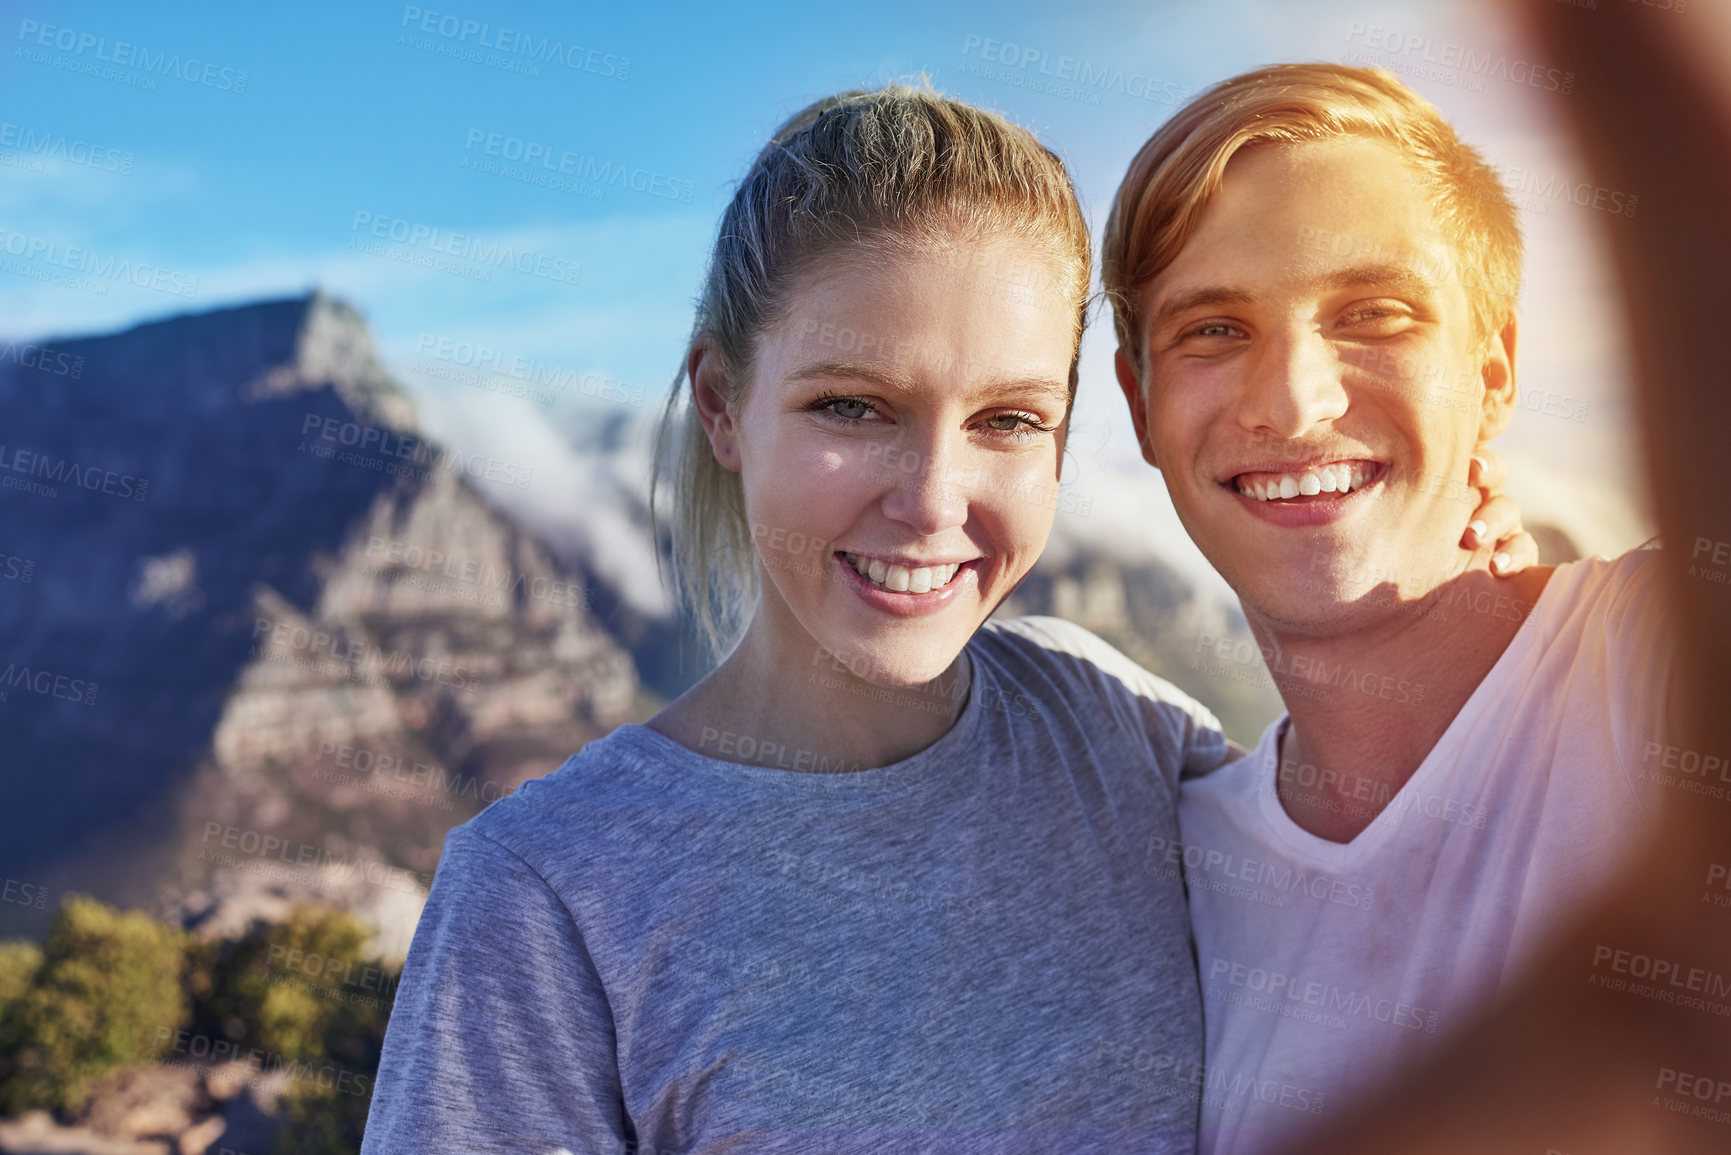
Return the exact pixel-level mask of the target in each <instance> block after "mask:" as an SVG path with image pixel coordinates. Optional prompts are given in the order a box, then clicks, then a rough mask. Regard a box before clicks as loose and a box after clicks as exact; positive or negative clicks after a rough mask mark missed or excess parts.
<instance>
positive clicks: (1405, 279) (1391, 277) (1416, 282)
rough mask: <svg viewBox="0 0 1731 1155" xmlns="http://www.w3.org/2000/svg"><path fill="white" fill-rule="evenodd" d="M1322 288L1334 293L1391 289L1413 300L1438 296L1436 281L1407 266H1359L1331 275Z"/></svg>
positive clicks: (1324, 281)
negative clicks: (1343, 290)
mask: <svg viewBox="0 0 1731 1155" xmlns="http://www.w3.org/2000/svg"><path fill="white" fill-rule="evenodd" d="M1323 284H1324V285H1326V286H1327V287H1328V288H1331V289H1371V288H1380V289H1392V290H1394V291H1395V292H1396V293H1401V294H1404V295H1406V296H1411V297H1434V296H1436V294H1437V282H1436V278H1434V277H1430V276H1426V275H1425V274H1424V273H1423V272H1422V271H1420V270H1418V269H1415V268H1413V267H1412V266H1411V265H1404V264H1384V265H1356V266H1354V267H1353V268H1350V269H1340V270H1338V271H1337V272H1333V273H1330V274H1329V275H1328V276H1327V277H1325V278H1323Z"/></svg>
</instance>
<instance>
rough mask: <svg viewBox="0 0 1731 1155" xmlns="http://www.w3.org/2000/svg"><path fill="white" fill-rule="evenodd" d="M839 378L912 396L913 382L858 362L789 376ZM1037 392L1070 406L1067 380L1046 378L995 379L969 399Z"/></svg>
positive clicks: (825, 363) (821, 366)
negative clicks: (1001, 394) (846, 378)
mask: <svg viewBox="0 0 1731 1155" xmlns="http://www.w3.org/2000/svg"><path fill="white" fill-rule="evenodd" d="M836 377H851V378H854V379H855V380H859V381H865V382H868V383H869V384H872V385H875V386H877V387H878V388H880V389H886V390H889V391H890V392H892V393H911V392H913V390H914V381H913V379H912V378H910V377H908V376H907V375H905V374H902V373H898V372H894V371H892V370H888V369H885V368H883V367H882V366H879V365H873V364H870V363H869V362H857V361H819V362H817V363H815V364H812V365H802V366H801V367H800V368H798V369H795V370H794V371H793V372H791V373H789V374H788V375H787V378H786V380H788V381H816V380H828V379H831V378H836ZM1008 392H1015V393H1038V394H1045V395H1047V396H1049V397H1051V398H1052V399H1053V400H1056V401H1059V402H1062V403H1066V404H1067V403H1068V402H1069V400H1070V386H1069V383H1068V382H1067V381H1056V380H1052V379H1050V378H1046V377H1010V378H1002V379H998V378H993V379H988V380H986V381H984V382H982V383H981V384H980V385H979V386H978V387H977V388H975V389H974V390H973V391H972V392H971V393H970V394H969V396H981V397H983V396H987V395H990V394H995V393H1008Z"/></svg>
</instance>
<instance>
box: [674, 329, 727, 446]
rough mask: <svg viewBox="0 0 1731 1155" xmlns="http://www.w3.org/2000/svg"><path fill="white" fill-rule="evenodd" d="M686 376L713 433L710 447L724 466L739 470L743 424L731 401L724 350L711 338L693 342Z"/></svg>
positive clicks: (701, 417)
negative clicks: (737, 416)
mask: <svg viewBox="0 0 1731 1155" xmlns="http://www.w3.org/2000/svg"><path fill="white" fill-rule="evenodd" d="M685 376H686V378H687V379H688V380H689V381H690V382H691V403H692V404H693V405H695V406H696V407H697V419H698V420H699V421H701V422H703V431H704V432H705V433H707V434H708V435H709V448H710V450H711V451H712V452H713V453H714V454H715V460H716V461H718V462H720V463H721V467H722V468H723V469H730V470H732V471H733V472H735V473H738V472H739V425H738V422H737V421H736V420H735V417H734V412H733V405H732V404H731V403H729V401H728V400H727V394H728V380H727V370H726V368H725V367H724V366H723V365H722V363H721V350H719V349H717V348H716V347H715V342H714V341H712V340H710V339H709V338H708V337H699V338H698V339H697V340H696V341H693V342H692V343H691V351H690V352H689V353H687V354H686V360H685Z"/></svg>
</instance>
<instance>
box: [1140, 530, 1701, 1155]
mask: <svg viewBox="0 0 1731 1155" xmlns="http://www.w3.org/2000/svg"><path fill="white" fill-rule="evenodd" d="M1659 584H1660V567H1659V565H1658V551H1657V550H1656V549H1642V550H1636V551H1634V552H1632V553H1628V554H1625V555H1624V556H1622V557H1620V558H1617V559H1615V560H1607V559H1604V558H1593V559H1589V560H1585V561H1580V562H1575V563H1572V564H1569V565H1565V566H1561V567H1559V568H1558V569H1557V571H1556V572H1555V573H1554V574H1553V575H1552V577H1551V580H1550V582H1549V583H1548V584H1547V585H1546V587H1545V590H1544V592H1543V594H1542V595H1541V596H1540V598H1539V600H1538V603H1537V604H1536V605H1535V606H1534V607H1533V609H1532V612H1531V613H1530V614H1529V615H1528V616H1527V618H1526V620H1525V622H1523V624H1522V626H1521V628H1520V629H1519V631H1518V632H1517V633H1516V634H1515V637H1514V640H1513V641H1512V642H1510V643H1509V647H1508V649H1507V650H1505V651H1504V653H1503V655H1502V656H1501V657H1500V658H1499V659H1498V660H1497V662H1496V664H1495V665H1494V666H1493V667H1492V668H1491V671H1490V673H1489V674H1487V675H1486V676H1485V679H1484V681H1483V682H1481V683H1480V684H1479V686H1478V689H1477V690H1475V691H1474V692H1473V694H1472V696H1471V698H1469V699H1468V700H1467V703H1466V705H1465V706H1463V707H1462V708H1461V711H1460V713H1459V715H1457V716H1456V717H1455V719H1454V721H1453V722H1452V723H1450V725H1449V727H1448V729H1447V730H1446V731H1445V732H1444V733H1443V736H1442V737H1441V738H1440V739H1439V740H1438V742H1437V744H1436V746H1435V747H1434V748H1433V749H1432V750H1431V752H1430V754H1429V755H1427V756H1426V758H1425V760H1424V761H1423V763H1421V764H1420V765H1419V768H1418V769H1417V771H1415V772H1414V774H1413V776H1412V778H1411V779H1410V780H1409V781H1408V782H1407V783H1406V785H1405V786H1404V787H1402V788H1401V789H1400V790H1399V791H1397V792H1394V794H1393V796H1392V798H1390V800H1389V802H1388V805H1387V807H1386V809H1384V810H1383V812H1382V813H1381V815H1379V816H1378V818H1377V819H1376V820H1375V821H1373V822H1372V823H1371V824H1370V826H1369V827H1368V828H1366V829H1365V830H1364V831H1363V832H1361V833H1360V834H1359V835H1358V837H1357V838H1354V839H1353V840H1352V841H1351V842H1348V843H1335V842H1329V841H1326V840H1324V839H1321V838H1318V837H1316V836H1315V835H1312V834H1309V833H1307V832H1306V831H1304V830H1303V829H1302V828H1300V827H1299V826H1298V825H1297V824H1296V823H1295V822H1293V820H1292V819H1291V818H1290V817H1289V816H1288V815H1287V814H1286V811H1285V809H1284V808H1283V807H1282V806H1281V803H1280V799H1279V797H1278V796H1277V794H1276V792H1275V787H1276V780H1275V768H1276V766H1277V765H1278V761H1279V745H1278V743H1279V736H1280V734H1281V733H1282V732H1283V730H1284V729H1285V726H1286V723H1287V719H1286V718H1282V719H1280V720H1279V721H1277V722H1275V723H1274V724H1273V725H1271V726H1269V728H1268V730H1267V731H1266V732H1265V733H1264V734H1263V736H1262V741H1261V742H1260V743H1259V744H1258V746H1257V748H1256V750H1255V751H1253V752H1252V753H1251V754H1249V755H1248V756H1247V757H1245V758H1242V759H1240V760H1238V761H1237V762H1234V763H1232V764H1231V765H1229V766H1226V767H1224V768H1222V769H1220V770H1219V771H1217V772H1215V773H1214V774H1211V775H1209V776H1207V777H1203V778H1197V779H1192V780H1189V781H1187V782H1185V783H1184V785H1183V789H1182V794H1181V800H1180V806H1179V824H1180V829H1181V831H1182V838H1183V845H1182V847H1173V848H1170V849H1169V851H1168V858H1169V860H1170V861H1171V862H1173V863H1174V864H1176V862H1177V861H1179V860H1182V862H1183V863H1184V873H1185V881H1186V884H1187V886H1188V888H1189V892H1190V904H1191V917H1192V920H1193V922H1194V924H1195V932H1196V946H1197V962H1198V966H1199V969H1200V973H1201V978H1202V989H1203V1019H1204V1022H1205V1024H1206V1033H1207V1057H1208V1079H1207V1086H1208V1089H1209V1093H1208V1094H1206V1095H1205V1096H1204V1099H1203V1106H1202V1136H1201V1143H1200V1147H1199V1150H1200V1152H1201V1153H1202V1155H1251V1153H1258V1152H1266V1151H1270V1150H1274V1149H1277V1148H1279V1147H1281V1146H1282V1145H1284V1144H1285V1143H1287V1142H1290V1141H1291V1140H1292V1138H1293V1137H1294V1136H1295V1135H1297V1134H1300V1133H1301V1132H1303V1131H1305V1130H1308V1129H1309V1128H1310V1127H1312V1126H1314V1125H1316V1124H1317V1123H1319V1122H1321V1121H1322V1119H1321V1118H1319V1117H1334V1116H1336V1115H1338V1114H1339V1113H1340V1111H1341V1108H1342V1106H1343V1105H1344V1104H1345V1103H1346V1102H1347V1101H1348V1100H1349V1099H1356V1098H1358V1097H1360V1096H1362V1095H1363V1094H1365V1093H1367V1092H1369V1091H1372V1090H1374V1089H1375V1088H1376V1087H1377V1086H1378V1085H1379V1084H1380V1083H1381V1082H1382V1081H1383V1080H1384V1079H1385V1078H1387V1077H1388V1076H1389V1075H1391V1074H1393V1073H1395V1072H1396V1071H1397V1069H1398V1068H1399V1067H1401V1066H1404V1065H1405V1064H1407V1063H1409V1062H1410V1061H1411V1060H1412V1059H1413V1058H1414V1057H1415V1056H1417V1055H1418V1054H1420V1053H1422V1052H1424V1051H1427V1050H1429V1049H1430V1048H1432V1047H1434V1045H1435V1044H1436V1042H1437V1041H1438V1040H1439V1039H1441V1038H1442V1037H1444V1036H1445V1035H1446V1034H1447V1033H1449V1032H1450V1031H1453V1030H1455V1029H1457V1028H1458V1027H1460V1026H1462V1025H1464V1024H1465V1023H1467V1022H1468V1021H1469V1020H1470V1019H1471V1018H1472V1017H1473V1015H1474V1013H1475V1012H1476V1011H1477V1010H1479V1009H1480V1008H1482V1007H1483V1006H1484V1005H1485V1004H1486V1003H1487V1002H1488V1001H1490V1000H1492V999H1494V998H1495V997H1497V995H1498V994H1499V993H1500V992H1502V991H1503V989H1504V988H1505V986H1506V985H1507V984H1508V983H1509V982H1510V981H1511V980H1512V979H1514V978H1515V977H1517V975H1518V974H1519V972H1520V969H1521V966H1522V964H1523V963H1524V962H1525V961H1526V960H1527V959H1528V958H1529V957H1530V956H1531V955H1532V953H1533V952H1534V951H1535V949H1536V948H1538V947H1540V946H1541V945H1542V943H1543V940H1544V937H1545V934H1546V931H1547V930H1549V929H1550V928H1552V927H1553V926H1555V925H1556V923H1557V922H1558V920H1559V919H1561V918H1563V917H1564V916H1566V915H1567V914H1568V913H1569V912H1570V910H1571V909H1572V908H1573V907H1574V906H1575V905H1576V904H1577V903H1578V902H1579V901H1580V900H1581V899H1583V898H1584V897H1586V896H1588V895H1589V894H1590V893H1591V892H1592V891H1593V890H1594V889H1595V888H1596V886H1597V885H1598V884H1599V883H1601V882H1602V881H1603V880H1604V879H1605V878H1606V877H1607V875H1608V874H1610V873H1611V872H1613V871H1614V869H1615V867H1616V866H1617V865H1618V864H1619V863H1620V862H1621V861H1622V860H1623V858H1624V856H1625V855H1626V853H1627V851H1628V849H1629V847H1630V846H1631V844H1632V843H1633V841H1634V840H1635V838H1636V837H1637V836H1638V833H1639V828H1640V827H1641V825H1642V824H1643V821H1644V820H1645V818H1646V817H1647V815H1648V814H1649V813H1650V811H1651V810H1652V806H1651V805H1650V803H1644V798H1645V796H1646V794H1647V792H1648V791H1649V790H1650V789H1652V787H1651V786H1650V785H1649V784H1648V783H1647V782H1646V779H1648V778H1649V777H1654V778H1656V777H1657V776H1658V773H1659V768H1660V764H1661V761H1662V759H1661V758H1658V757H1655V756H1654V754H1653V751H1654V749H1655V748H1656V747H1662V744H1663V738H1662V735H1661V724H1662V721H1663V712H1664V711H1663V708H1664V701H1665V698H1666V683H1667V681H1668V679H1669V673H1668V669H1669V667H1668V663H1667V660H1666V659H1667V645H1666V643H1665V640H1664V636H1663V633H1662V628H1661V625H1662V609H1661V603H1660V591H1659ZM1475 610H1476V611H1478V612H1492V613H1494V612H1499V607H1498V606H1496V605H1493V604H1491V603H1486V604H1483V605H1477V606H1474V605H1472V604H1470V603H1463V604H1460V605H1457V606H1449V607H1447V612H1450V613H1451V614H1453V613H1459V614H1463V615H1464V614H1467V613H1471V612H1474V611H1475ZM1433 612H1434V611H1433ZM1516 612H1518V611H1516ZM1287 773H1289V774H1291V773H1297V774H1313V773H1315V771H1314V770H1310V769H1309V768H1305V767H1299V768H1290V767H1289V768H1288V770H1287ZM1382 789H1383V790H1385V791H1386V789H1387V788H1386V787H1382ZM1337 790H1339V791H1341V792H1343V793H1344V797H1341V798H1340V799H1339V801H1340V804H1341V805H1363V804H1364V802H1361V801H1358V800H1359V799H1364V800H1366V801H1374V800H1375V797H1376V795H1375V790H1374V789H1372V788H1370V786H1369V784H1368V783H1364V784H1360V783H1351V784H1347V785H1346V786H1344V787H1342V788H1337ZM1384 796H1385V797H1387V795H1386V794H1385V795H1384ZM1331 797H1335V795H1331Z"/></svg>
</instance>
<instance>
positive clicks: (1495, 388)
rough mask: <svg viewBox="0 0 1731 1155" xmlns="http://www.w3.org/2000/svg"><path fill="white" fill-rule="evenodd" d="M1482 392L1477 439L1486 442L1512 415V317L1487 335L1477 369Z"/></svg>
mask: <svg viewBox="0 0 1731 1155" xmlns="http://www.w3.org/2000/svg"><path fill="white" fill-rule="evenodd" d="M1479 378H1480V380H1481V382H1482V383H1483V384H1484V387H1485V396H1484V401H1483V403H1482V407H1481V409H1480V410H1479V441H1480V442H1481V443H1482V442H1486V441H1489V440H1490V439H1491V438H1493V437H1495V436H1496V435H1497V434H1499V433H1501V432H1502V431H1503V430H1505V429H1507V428H1508V427H1509V422H1510V421H1512V420H1514V416H1515V317H1514V314H1512V313H1511V314H1510V315H1509V321H1508V324H1506V325H1504V326H1503V328H1502V331H1501V332H1500V333H1498V334H1496V335H1495V336H1494V337H1492V338H1491V343H1490V348H1488V349H1487V350H1486V351H1485V363H1484V366H1483V367H1482V368H1481V369H1480V370H1479Z"/></svg>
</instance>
